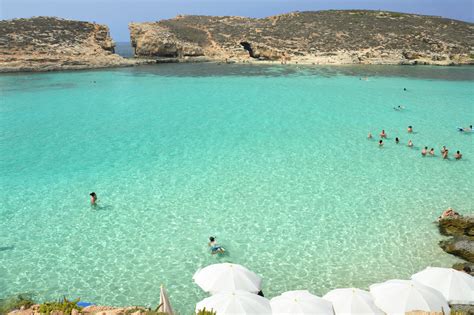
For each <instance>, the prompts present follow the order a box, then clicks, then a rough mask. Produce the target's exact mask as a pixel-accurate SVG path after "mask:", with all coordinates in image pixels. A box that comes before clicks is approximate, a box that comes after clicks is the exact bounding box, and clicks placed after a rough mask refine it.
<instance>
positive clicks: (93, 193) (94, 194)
mask: <svg viewBox="0 0 474 315" xmlns="http://www.w3.org/2000/svg"><path fill="white" fill-rule="evenodd" d="M89 195H90V196H91V206H95V205H96V204H97V194H96V193H95V192H91V193H90V194H89Z"/></svg>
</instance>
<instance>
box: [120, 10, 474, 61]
mask: <svg viewBox="0 0 474 315" xmlns="http://www.w3.org/2000/svg"><path fill="white" fill-rule="evenodd" d="M129 30H130V40H131V43H132V46H133V47H134V49H135V56H136V57H138V58H161V59H164V58H170V59H175V60H191V59H194V58H198V57H207V58H209V59H211V60H214V61H219V62H237V63H241V62H243V63H280V64H288V63H291V64H303V65H313V64H314V65H316V64H325V65H331V64H332V65H341V64H385V65H386V64H397V65H400V64H401V65H464V64H474V54H472V51H471V50H470V49H471V47H473V46H474V37H473V36H472V34H473V33H474V25H473V24H472V23H467V22H461V21H455V20H450V19H444V18H440V17H433V16H422V15H415V14H403V13H397V12H383V11H365V10H348V11H337V10H331V11H317V12H294V13H289V14H282V15H277V16H272V17H267V18H262V19H253V18H243V17H235V16H193V15H189V16H178V17H176V18H174V19H169V20H162V21H158V22H144V23H130V24H129Z"/></svg>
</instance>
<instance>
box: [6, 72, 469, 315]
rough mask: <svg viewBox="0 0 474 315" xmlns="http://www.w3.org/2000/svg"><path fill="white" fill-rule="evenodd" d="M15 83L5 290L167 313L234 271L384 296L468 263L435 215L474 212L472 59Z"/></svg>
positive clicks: (321, 290) (320, 290)
mask: <svg viewBox="0 0 474 315" xmlns="http://www.w3.org/2000/svg"><path fill="white" fill-rule="evenodd" d="M365 77H367V80H365ZM361 78H362V79H361ZM403 88H406V89H407V91H404V90H403ZM0 90H1V95H0V96H1V99H0V174H1V177H0V180H1V195H0V198H1V203H0V297H5V296H9V295H12V294H16V293H22V292H30V293H33V294H35V297H36V298H37V299H39V300H44V299H57V298H59V297H62V296H63V295H66V296H68V297H70V298H75V297H81V299H82V300H84V301H90V302H94V303H98V304H107V305H131V304H136V305H150V306H156V304H157V303H158V301H159V288H160V285H161V284H164V285H165V286H166V287H167V289H168V291H169V293H170V298H171V302H172V304H174V306H175V308H177V309H178V310H179V311H180V312H181V314H191V313H192V310H193V309H194V305H195V303H196V302H198V301H199V300H200V299H202V298H204V297H206V294H205V293H203V292H202V291H201V290H200V289H199V288H198V287H197V286H196V285H195V284H194V283H193V282H192V276H193V274H194V272H195V271H196V270H197V269H198V268H200V267H203V266H206V265H209V264H213V263H217V262H227V261H228V262H235V263H240V264H243V265H245V266H247V267H248V268H249V269H251V270H253V271H255V272H256V273H258V274H260V275H261V276H262V277H263V279H264V280H263V281H264V282H263V291H264V293H265V295H266V296H267V297H273V296H276V295H278V294H280V293H282V292H284V291H287V290H294V289H308V290H310V291H311V292H313V293H315V294H318V295H323V294H325V293H326V292H327V291H329V290H330V289H333V288H337V287H351V286H354V287H359V288H367V287H368V286H369V285H370V284H372V283H375V282H379V281H384V280H388V279H391V278H402V279H403V278H408V277H409V276H410V275H411V274H413V273H415V272H417V271H420V270H422V269H424V268H425V267H426V266H430V265H431V266H450V265H451V264H453V263H454V262H457V261H458V259H456V258H454V257H453V256H450V255H448V254H446V253H444V252H443V251H442V250H441V249H440V248H439V247H438V244H437V243H438V241H439V240H441V239H442V237H441V236H440V235H439V233H438V231H437V228H436V225H435V224H434V223H433V222H434V221H435V220H436V218H437V216H438V215H439V214H440V213H441V212H442V211H443V210H444V209H446V208H447V207H449V206H451V207H453V208H455V209H456V210H458V211H460V212H462V213H474V198H473V187H474V179H473V175H474V167H473V166H474V145H473V142H474V133H473V134H463V133H460V132H457V131H456V129H455V127H456V126H466V125H469V124H472V123H473V121H474V68H472V67H471V68H470V67H407V66H405V67H401V66H400V67H399V66H366V67H362V66H344V67H342V66H341V67H294V66H286V67H280V66H251V65H218V64H174V65H156V66H143V67H136V68H124V69H111V70H110V69H109V70H97V71H77V72H56V73H38V74H3V75H0ZM398 105H404V106H405V107H406V109H405V110H403V111H395V110H393V107H394V106H398ZM408 125H412V126H413V128H414V131H415V133H414V134H412V135H409V134H407V132H406V128H407V126H408ZM382 129H385V130H386V132H387V133H388V139H387V140H386V144H385V146H384V147H383V148H379V147H378V145H377V143H378V136H377V135H378V133H379V132H380V131H381V130H382ZM368 132H372V134H373V135H374V136H375V138H374V139H373V140H367V134H368ZM395 137H399V138H400V139H401V143H400V144H398V145H397V144H395ZM409 139H411V140H412V141H413V142H414V144H415V147H414V148H412V149H410V148H408V147H407V146H406V143H407V142H408V140H409ZM443 145H446V146H447V147H448V149H450V152H451V153H454V152H455V151H456V150H460V151H461V153H463V155H464V157H463V159H462V160H460V161H455V160H454V159H453V158H451V159H450V160H448V161H446V160H442V159H441V157H440V153H439V150H440V148H441V146H443ZM424 146H428V147H429V148H431V147H433V148H435V150H436V156H435V157H425V158H423V157H421V154H420V152H421V149H422V147H424ZM92 191H95V192H96V193H97V195H98V197H99V206H98V207H96V208H91V206H90V205H89V193H90V192H92ZM211 235H215V236H217V240H218V241H219V243H220V244H221V245H223V246H224V247H225V248H226V249H227V254H226V255H224V256H213V255H210V253H209V250H208V247H207V241H208V237H209V236H211Z"/></svg>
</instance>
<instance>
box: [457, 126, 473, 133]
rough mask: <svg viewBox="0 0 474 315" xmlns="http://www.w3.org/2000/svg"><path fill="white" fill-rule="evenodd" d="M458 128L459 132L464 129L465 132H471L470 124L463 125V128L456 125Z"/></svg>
mask: <svg viewBox="0 0 474 315" xmlns="http://www.w3.org/2000/svg"><path fill="white" fill-rule="evenodd" d="M458 130H459V131H460V132H464V131H465V132H471V131H472V125H469V127H464V128H459V127H458Z"/></svg>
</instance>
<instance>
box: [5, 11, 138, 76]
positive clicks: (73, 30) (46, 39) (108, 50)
mask: <svg viewBox="0 0 474 315" xmlns="http://www.w3.org/2000/svg"><path fill="white" fill-rule="evenodd" d="M114 47H115V43H114V42H113V41H112V39H111V37H110V35H109V28H108V27H107V26H105V25H100V24H95V23H89V22H80V21H71V20H63V19H58V18H51V17H35V18H30V19H14V20H1V21H0V72H16V71H49V70H74V69H89V68H103V67H114V66H129V65H133V64H135V63H136V61H134V60H127V59H125V58H123V57H121V56H119V55H116V54H114Z"/></svg>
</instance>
